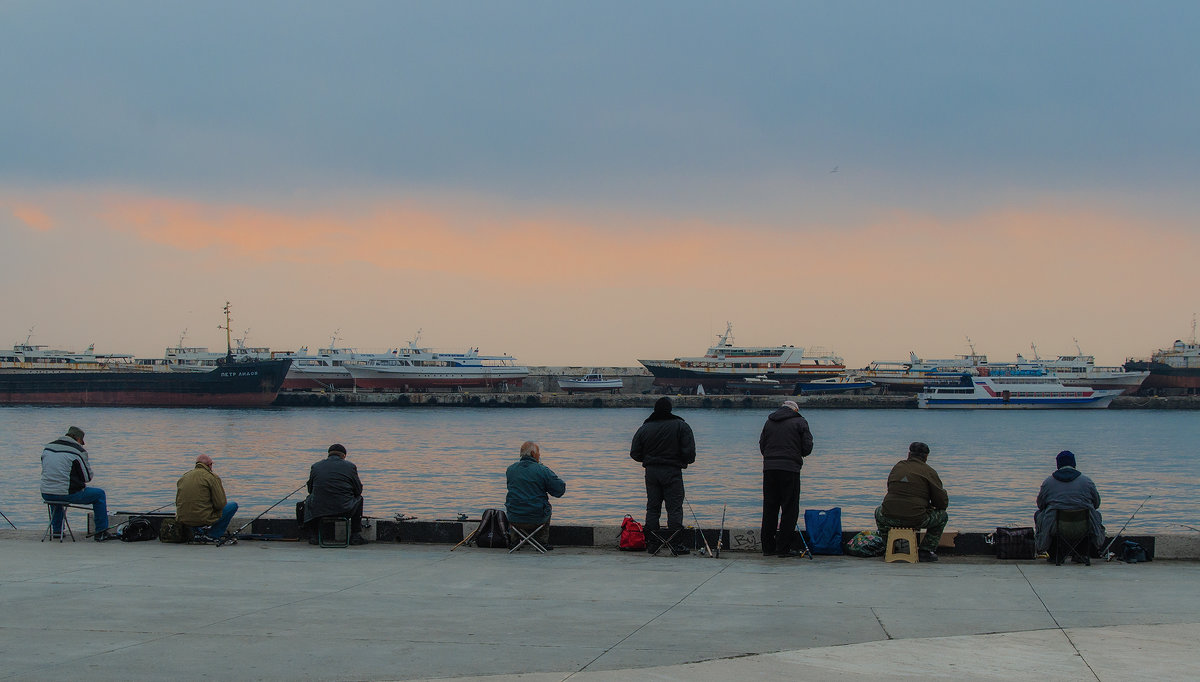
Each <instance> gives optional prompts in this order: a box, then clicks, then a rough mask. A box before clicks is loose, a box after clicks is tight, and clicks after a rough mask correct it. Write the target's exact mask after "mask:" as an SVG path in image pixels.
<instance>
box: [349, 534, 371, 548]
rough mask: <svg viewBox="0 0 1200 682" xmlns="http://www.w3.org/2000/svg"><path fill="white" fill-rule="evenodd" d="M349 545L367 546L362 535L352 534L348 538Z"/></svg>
mask: <svg viewBox="0 0 1200 682" xmlns="http://www.w3.org/2000/svg"><path fill="white" fill-rule="evenodd" d="M350 544H352V545H365V544H367V539H366V538H364V537H363V536H362V533H354V534H352V535H351V536H350Z"/></svg>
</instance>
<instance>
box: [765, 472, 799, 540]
mask: <svg viewBox="0 0 1200 682" xmlns="http://www.w3.org/2000/svg"><path fill="white" fill-rule="evenodd" d="M799 518H800V472H799V471H776V470H773V469H768V470H767V471H764V472H763V516H762V528H761V529H759V532H760V533H761V534H762V535H761V538H762V551H763V554H775V553H779V554H786V553H787V552H788V551H789V550H791V549H795V547H794V545H797V544H799V543H797V542H795V538H794V536H795V534H796V521H797V520H798V519H799ZM777 528H778V529H779V531H778V534H776V529H777Z"/></svg>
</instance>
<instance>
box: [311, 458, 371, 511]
mask: <svg viewBox="0 0 1200 682" xmlns="http://www.w3.org/2000/svg"><path fill="white" fill-rule="evenodd" d="M362 491H363V486H362V481H360V480H359V479H358V467H356V466H354V463H353V462H350V461H347V460H345V459H342V458H341V457H339V456H338V455H329V456H328V457H326V458H325V459H323V460H321V461H320V462H317V463H316V464H314V465H312V468H311V469H309V471H308V498H307V499H306V500H305V501H304V522H305V523H308V522H309V521H312V520H313V519H316V518H320V517H322V516H349V515H350V513H351V512H353V511H354V508H355V507H357V506H358V498H359V497H361V496H362Z"/></svg>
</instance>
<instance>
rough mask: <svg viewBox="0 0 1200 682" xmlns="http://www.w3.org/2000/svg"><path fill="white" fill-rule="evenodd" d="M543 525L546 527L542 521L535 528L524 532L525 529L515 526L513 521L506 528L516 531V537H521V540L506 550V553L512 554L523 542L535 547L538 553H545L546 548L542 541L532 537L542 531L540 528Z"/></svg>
mask: <svg viewBox="0 0 1200 682" xmlns="http://www.w3.org/2000/svg"><path fill="white" fill-rule="evenodd" d="M545 527H546V524H544V523H543V524H541V525H539V526H538V527H537V528H534V529H533V530H531V531H529V532H528V533H526V532H525V531H523V530H521V529H520V528H517V525H516V524H515V523H514V524H512V525H511V526H509V528H508V529H509V530H510V531H512V532H514V533H516V534H517V537H519V538H521V540H520V541H519V542H518V543H517V544H515V545H513V546H512V548H511V549H509V550H508V553H509V554H512V553H513V552H515V551H517V550H518V549H521V545H523V544H525V543H529V546H530V547H532V548H534V549H536V550H537V551H538V553H539V554H545V553H546V548H545V547H543V546H542V543H540V542H538V541H537V538H536V537H534V536H535V535H537V534H538V533H540V532H542V529H543V528H545Z"/></svg>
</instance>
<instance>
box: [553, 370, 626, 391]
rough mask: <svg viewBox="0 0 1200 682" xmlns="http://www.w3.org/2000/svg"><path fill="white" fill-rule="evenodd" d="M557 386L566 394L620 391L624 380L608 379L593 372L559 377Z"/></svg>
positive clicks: (623, 385)
mask: <svg viewBox="0 0 1200 682" xmlns="http://www.w3.org/2000/svg"><path fill="white" fill-rule="evenodd" d="M558 387H559V388H560V389H562V390H564V391H566V392H567V395H571V394H573V393H598V392H600V391H608V392H609V393H620V392H621V389H622V388H624V387H625V380H624V379H608V378H605V376H604V375H603V374H600V373H596V372H594V373H592V374H585V375H583V376H581V377H559V378H558Z"/></svg>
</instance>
